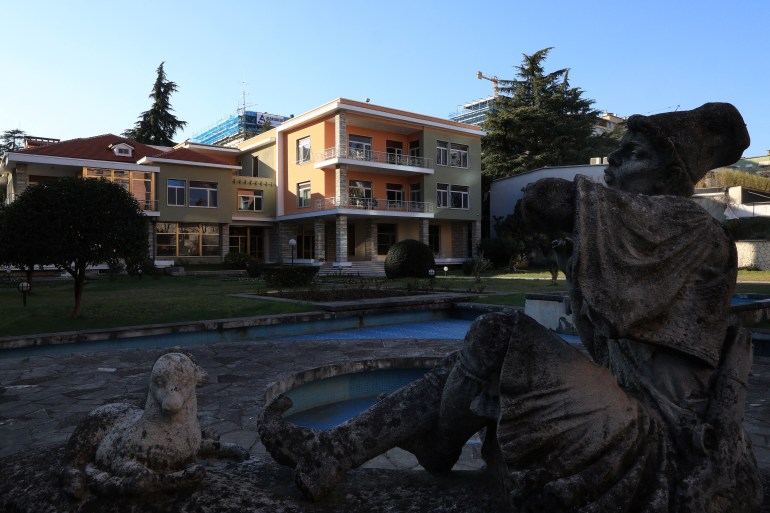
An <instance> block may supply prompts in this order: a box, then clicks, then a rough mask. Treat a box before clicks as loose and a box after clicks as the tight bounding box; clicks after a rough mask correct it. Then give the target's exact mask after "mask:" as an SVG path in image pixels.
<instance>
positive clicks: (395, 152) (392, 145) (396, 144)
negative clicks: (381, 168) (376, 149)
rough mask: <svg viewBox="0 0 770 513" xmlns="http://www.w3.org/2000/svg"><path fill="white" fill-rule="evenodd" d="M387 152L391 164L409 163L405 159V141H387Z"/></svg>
mask: <svg viewBox="0 0 770 513" xmlns="http://www.w3.org/2000/svg"><path fill="white" fill-rule="evenodd" d="M385 153H386V155H387V156H388V163H389V164H398V165H402V164H407V161H406V160H404V158H403V156H404V143H402V142H400V141H385Z"/></svg>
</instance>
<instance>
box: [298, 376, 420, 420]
mask: <svg viewBox="0 0 770 513" xmlns="http://www.w3.org/2000/svg"><path fill="white" fill-rule="evenodd" d="M426 372H427V369H425V368H417V369H381V370H375V371H370V372H358V373H352V374H340V375H338V376H333V377H331V378H326V379H320V380H317V381H312V382H310V383H306V384H304V385H300V386H298V387H295V388H293V389H291V390H288V391H287V392H285V394H286V395H287V396H288V397H289V398H290V399H291V400H292V403H294V405H293V406H292V407H291V409H290V410H289V411H287V412H286V414H284V416H285V417H286V419H287V420H288V421H290V422H292V423H293V424H296V425H298V426H303V427H311V428H315V429H329V428H331V427H334V426H337V425H339V424H341V423H343V422H345V421H346V420H348V419H350V418H352V417H354V416H355V415H358V414H359V413H361V412H362V411H364V410H366V409H367V408H369V407H370V406H372V405H373V404H374V403H375V402H377V398H378V397H379V396H380V395H382V394H389V393H391V392H395V391H396V390H398V389H399V388H401V387H403V386H405V385H407V384H409V383H411V382H412V381H415V380H416V379H419V378H421V377H422V376H423V375H425V373H426Z"/></svg>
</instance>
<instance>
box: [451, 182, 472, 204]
mask: <svg viewBox="0 0 770 513" xmlns="http://www.w3.org/2000/svg"><path fill="white" fill-rule="evenodd" d="M468 189H469V187H468V186H467V185H453V186H452V190H451V193H450V198H449V199H450V202H451V203H450V208H464V209H468V208H469V202H468V197H469V194H468Z"/></svg>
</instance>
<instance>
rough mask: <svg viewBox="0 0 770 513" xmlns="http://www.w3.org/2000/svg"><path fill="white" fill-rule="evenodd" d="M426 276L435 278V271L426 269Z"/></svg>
mask: <svg viewBox="0 0 770 513" xmlns="http://www.w3.org/2000/svg"><path fill="white" fill-rule="evenodd" d="M428 276H430V277H431V278H433V277H434V276H436V270H435V269H428Z"/></svg>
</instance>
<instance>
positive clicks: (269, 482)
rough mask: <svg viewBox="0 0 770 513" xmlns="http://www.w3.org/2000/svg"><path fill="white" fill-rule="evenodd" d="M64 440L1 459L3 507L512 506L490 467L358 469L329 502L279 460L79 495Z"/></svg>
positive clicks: (280, 509) (218, 511) (21, 511)
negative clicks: (180, 488)
mask: <svg viewBox="0 0 770 513" xmlns="http://www.w3.org/2000/svg"><path fill="white" fill-rule="evenodd" d="M63 456H64V451H63V449H61V448H58V449H47V450H35V451H30V452H26V453H22V454H18V455H16V456H15V457H9V458H3V459H0V465H2V468H3V472H2V473H0V511H4V512H9V513H10V512H13V513H54V512H55V513H86V512H99V513H300V512H304V513H339V512H346V513H385V512H388V513H394V512H399V513H418V512H419V513H423V512H426V511H441V512H456V513H489V512H505V511H507V509H506V506H505V504H504V503H503V502H502V501H501V495H500V493H499V492H497V491H496V489H495V485H494V484H493V483H490V481H489V479H488V478H487V476H486V474H484V473H483V472H455V473H453V474H452V475H451V476H447V477H443V478H437V477H434V476H431V475H429V474H428V473H426V472H423V471H392V470H380V469H356V470H353V471H351V472H350V473H349V475H348V479H347V481H346V482H345V483H343V484H341V485H340V486H339V487H337V488H336V489H335V490H334V491H333V492H332V493H331V494H329V495H328V496H327V497H326V498H325V499H324V501H323V502H322V503H309V502H307V501H306V500H305V499H303V498H302V497H301V496H300V494H299V491H298V490H297V488H296V487H295V486H294V483H293V478H292V472H291V471H290V470H289V469H287V468H286V467H281V466H280V465H278V464H276V463H275V462H273V461H270V459H269V458H267V459H260V458H255V459H251V460H248V461H245V462H242V463H222V462H218V461H213V462H209V463H208V464H206V466H205V469H206V476H205V477H204V478H203V480H202V481H201V482H200V485H199V486H198V487H197V488H195V489H191V490H188V491H185V492H183V493H166V494H150V495H144V496H139V497H130V496H122V497H115V496H112V497H101V496H90V497H88V498H86V499H85V500H83V501H77V500H73V499H72V498H71V497H69V496H68V495H66V494H65V493H64V492H63V491H62V490H61V489H60V488H59V487H58V486H57V485H56V479H55V475H54V473H53V471H52V469H51V466H52V463H53V462H56V461H59V460H60V459H61V458H62V457H63Z"/></svg>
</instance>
